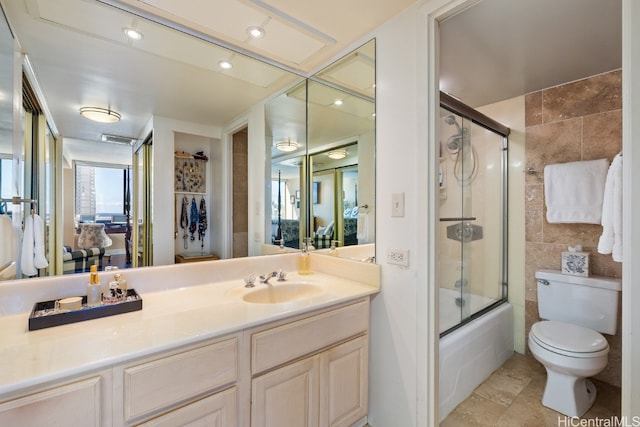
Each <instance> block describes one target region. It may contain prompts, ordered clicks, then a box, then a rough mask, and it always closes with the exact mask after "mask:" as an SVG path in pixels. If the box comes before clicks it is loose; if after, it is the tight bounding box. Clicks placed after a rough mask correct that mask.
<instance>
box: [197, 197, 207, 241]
mask: <svg viewBox="0 0 640 427" xmlns="http://www.w3.org/2000/svg"><path fill="white" fill-rule="evenodd" d="M206 230H207V205H206V203H205V201H204V197H203V198H202V199H201V200H200V214H199V215H198V240H202V243H201V245H200V246H204V235H205V231H206Z"/></svg>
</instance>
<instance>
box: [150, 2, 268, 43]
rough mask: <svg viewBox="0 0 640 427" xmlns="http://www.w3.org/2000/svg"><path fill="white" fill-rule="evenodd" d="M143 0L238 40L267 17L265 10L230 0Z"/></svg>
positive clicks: (245, 37) (245, 38) (244, 37)
mask: <svg viewBox="0 0 640 427" xmlns="http://www.w3.org/2000/svg"><path fill="white" fill-rule="evenodd" d="M143 3H146V4H148V5H150V6H153V7H155V8H157V9H159V10H161V11H164V12H167V13H169V14H171V15H173V16H175V17H176V18H180V19H182V20H186V21H189V22H191V23H192V24H196V25H198V26H201V27H204V28H207V29H209V30H210V31H211V30H213V31H215V32H217V33H220V34H224V35H225V36H228V37H231V38H233V39H235V40H238V41H246V40H247V38H248V37H249V35H248V34H247V27H250V26H252V25H262V24H263V23H264V22H265V21H266V20H267V18H268V16H267V15H266V14H265V13H262V12H259V11H257V10H256V9H254V8H251V7H248V6H245V5H244V4H242V3H240V2H237V1H229V0H191V1H175V0H144V1H143Z"/></svg>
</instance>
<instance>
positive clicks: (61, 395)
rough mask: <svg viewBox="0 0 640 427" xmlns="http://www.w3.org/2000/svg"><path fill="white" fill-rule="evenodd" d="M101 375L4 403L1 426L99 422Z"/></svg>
mask: <svg viewBox="0 0 640 427" xmlns="http://www.w3.org/2000/svg"><path fill="white" fill-rule="evenodd" d="M100 403H101V398H100V377H94V378H89V379H86V380H82V381H78V382H75V383H72V384H67V385H63V386H60V387H55V388H52V389H49V390H45V391H42V392H39V393H35V394H32V395H29V396H25V397H21V398H19V399H15V400H10V401H7V402H4V403H1V404H0V426H25V425H31V426H49V425H61V426H62V425H66V426H87V427H90V426H96V427H97V426H99V425H100V417H101V404H100Z"/></svg>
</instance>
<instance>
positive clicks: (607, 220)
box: [598, 154, 622, 262]
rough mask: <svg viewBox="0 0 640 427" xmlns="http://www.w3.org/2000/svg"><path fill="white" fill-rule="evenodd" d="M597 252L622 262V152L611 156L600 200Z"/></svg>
mask: <svg viewBox="0 0 640 427" xmlns="http://www.w3.org/2000/svg"><path fill="white" fill-rule="evenodd" d="M598 252H600V253H601V254H612V257H613V260H614V261H617V262H622V154H618V155H617V156H616V157H614V158H613V162H611V167H610V168H609V172H608V173H607V181H606V184H605V187H604V200H603V202H602V235H601V236H600V240H599V241H598Z"/></svg>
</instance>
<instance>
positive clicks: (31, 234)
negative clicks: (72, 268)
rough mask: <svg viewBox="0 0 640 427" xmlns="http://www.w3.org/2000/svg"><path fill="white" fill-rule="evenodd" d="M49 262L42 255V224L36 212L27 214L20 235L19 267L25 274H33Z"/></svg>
mask: <svg viewBox="0 0 640 427" xmlns="http://www.w3.org/2000/svg"><path fill="white" fill-rule="evenodd" d="M48 266H49V262H48V261H47V258H46V257H45V255H44V225H43V223H42V218H40V216H39V215H37V214H31V215H29V216H27V218H26V219H25V221H24V234H23V236H22V257H21V268H22V274H24V275H25V276H35V275H36V274H38V269H39V268H46V267H48Z"/></svg>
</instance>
